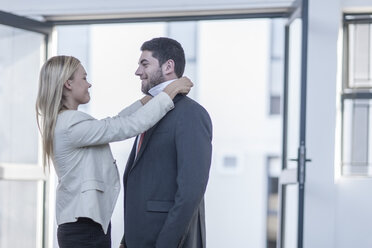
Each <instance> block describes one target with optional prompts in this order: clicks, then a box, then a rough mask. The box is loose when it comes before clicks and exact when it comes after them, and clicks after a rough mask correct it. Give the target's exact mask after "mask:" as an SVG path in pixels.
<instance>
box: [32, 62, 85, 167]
mask: <svg viewBox="0 0 372 248" xmlns="http://www.w3.org/2000/svg"><path fill="white" fill-rule="evenodd" d="M79 65H80V61H79V60H78V59H77V58H74V57H72V56H55V57H52V58H50V59H49V60H48V61H47V62H45V64H44V65H43V66H42V68H41V71H40V76H39V90H38V95H37V99H36V120H37V125H38V127H39V131H40V133H41V137H42V145H43V151H42V161H43V166H44V168H45V167H46V166H48V167H49V165H50V161H51V160H52V159H53V154H54V153H53V142H54V129H55V125H56V121H57V116H58V114H59V112H61V110H62V109H63V108H64V106H63V102H62V99H63V88H64V83H65V82H66V81H67V80H69V79H73V75H74V73H75V71H76V70H77V69H78V67H79Z"/></svg>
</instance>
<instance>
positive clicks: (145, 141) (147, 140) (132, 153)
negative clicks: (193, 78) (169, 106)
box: [127, 94, 184, 173]
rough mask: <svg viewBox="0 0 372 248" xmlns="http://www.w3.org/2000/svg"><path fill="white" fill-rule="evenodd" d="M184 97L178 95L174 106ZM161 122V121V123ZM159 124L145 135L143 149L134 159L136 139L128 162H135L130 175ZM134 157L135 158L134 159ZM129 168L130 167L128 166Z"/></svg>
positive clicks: (174, 100)
mask: <svg viewBox="0 0 372 248" xmlns="http://www.w3.org/2000/svg"><path fill="white" fill-rule="evenodd" d="M183 97H184V95H182V94H178V95H177V96H176V97H175V98H174V99H173V102H174V104H175V105H176V103H177V102H178V101H179V100H180V99H182V98H183ZM159 122H160V121H159ZM159 122H158V123H156V124H155V125H154V126H153V127H152V128H150V129H149V130H147V131H146V134H145V137H144V138H143V141H142V145H141V149H140V150H139V152H138V154H137V156H136V157H135V158H134V156H135V152H136V144H137V139H138V137H137V138H136V140H135V141H134V146H133V149H132V152H131V155H130V157H129V160H128V163H129V162H132V161H133V160H134V161H133V164H132V166H131V167H130V170H129V171H128V173H129V172H130V171H131V170H132V169H133V168H134V167H135V166H136V165H137V161H138V160H139V159H140V158H141V156H142V154H143V153H144V151H145V150H146V146H147V144H148V142H149V140H150V138H151V136H152V134H153V133H154V131H155V130H156V128H157V126H158V125H159ZM132 155H133V157H132ZM127 166H128V165H127Z"/></svg>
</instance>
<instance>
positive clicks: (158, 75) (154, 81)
mask: <svg viewBox="0 0 372 248" xmlns="http://www.w3.org/2000/svg"><path fill="white" fill-rule="evenodd" d="M163 82H165V79H164V76H163V73H162V71H161V68H159V69H158V70H157V71H156V72H154V73H153V74H152V75H149V76H148V77H147V84H142V92H143V93H145V94H146V95H150V94H149V90H150V89H151V88H152V87H154V86H156V85H158V84H161V83H163Z"/></svg>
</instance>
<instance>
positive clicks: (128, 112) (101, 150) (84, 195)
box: [53, 92, 174, 233]
mask: <svg viewBox="0 0 372 248" xmlns="http://www.w3.org/2000/svg"><path fill="white" fill-rule="evenodd" d="M173 107H174V104H173V101H172V100H171V98H170V97H169V96H168V95H167V94H166V93H164V92H162V93H161V94H159V95H158V96H156V97H154V98H153V99H152V100H150V101H149V102H148V103H147V104H146V105H144V106H142V104H141V102H140V101H137V102H135V103H133V104H132V105H130V106H129V107H127V108H126V109H124V110H122V111H121V112H120V113H119V114H118V115H117V116H115V117H112V118H106V119H102V120H96V119H94V118H93V117H91V116H90V115H88V114H86V113H83V112H80V111H76V110H66V111H63V112H61V113H60V114H59V115H58V118H57V123H56V127H55V136H54V159H53V164H54V168H55V171H56V173H57V176H58V186H57V192H56V218H57V224H58V225H60V224H63V223H67V222H75V221H76V220H77V218H78V217H87V218H91V219H92V220H94V221H95V222H97V223H99V224H101V225H102V228H103V230H104V232H105V233H107V229H108V225H109V223H110V219H111V216H112V213H113V210H114V207H115V204H116V200H117V197H118V195H119V191H120V177H119V172H118V169H117V166H116V163H115V159H114V158H113V156H112V153H111V150H110V146H109V144H108V143H109V142H113V141H120V140H124V139H128V138H131V137H134V136H136V135H138V134H140V133H143V132H144V131H146V130H147V129H149V128H150V127H152V126H153V125H155V124H156V123H157V122H158V121H159V120H160V119H161V118H162V117H163V116H164V115H165V114H166V113H167V112H168V111H169V110H171V109H172V108H173Z"/></svg>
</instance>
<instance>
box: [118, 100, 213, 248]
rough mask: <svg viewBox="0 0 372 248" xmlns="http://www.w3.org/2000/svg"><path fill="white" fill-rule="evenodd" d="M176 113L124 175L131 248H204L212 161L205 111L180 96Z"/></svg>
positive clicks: (151, 133)
mask: <svg viewBox="0 0 372 248" xmlns="http://www.w3.org/2000/svg"><path fill="white" fill-rule="evenodd" d="M174 102H175V108H174V109H173V110H171V111H170V112H169V113H168V114H167V115H166V116H165V117H164V118H163V119H162V120H160V121H159V122H158V124H156V125H155V126H154V127H153V128H151V129H150V130H148V131H147V132H146V134H145V137H144V139H143V143H142V145H141V149H140V151H139V152H138V155H137V157H136V158H135V151H136V142H135V144H134V146H133V149H132V152H131V154H130V156H129V159H128V163H127V166H126V169H125V172H124V230H125V231H124V237H123V240H125V243H126V247H128V248H154V247H156V248H178V247H182V248H205V247H206V246H205V212H204V193H205V189H206V186H207V182H208V177H209V169H210V164H211V155H212V144H211V142H212V122H211V119H210V117H209V115H208V113H207V111H206V110H205V109H204V108H203V107H202V106H201V105H199V104H198V103H197V102H195V101H193V100H192V99H190V98H189V97H187V96H183V95H177V96H176V97H175V99H174Z"/></svg>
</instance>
